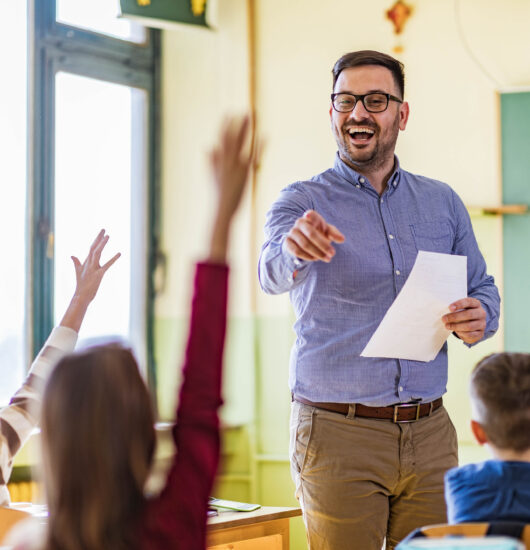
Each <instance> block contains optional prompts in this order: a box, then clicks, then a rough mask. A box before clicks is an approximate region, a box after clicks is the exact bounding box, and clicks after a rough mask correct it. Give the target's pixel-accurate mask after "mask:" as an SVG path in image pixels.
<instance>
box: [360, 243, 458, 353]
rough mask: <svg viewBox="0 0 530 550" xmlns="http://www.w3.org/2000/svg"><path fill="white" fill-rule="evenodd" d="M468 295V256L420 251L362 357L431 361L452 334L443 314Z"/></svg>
mask: <svg viewBox="0 0 530 550" xmlns="http://www.w3.org/2000/svg"><path fill="white" fill-rule="evenodd" d="M466 296H467V256H455V255H452V254H440V253H438V252H426V251H424V250H420V251H419V252H418V255H417V257H416V261H415V262H414V266H413V267H412V271H411V272H410V275H409V277H408V279H407V280H406V281H405V284H404V286H403V288H402V289H401V292H400V293H399V294H398V295H397V297H396V299H395V300H394V303H393V304H392V305H391V306H390V308H389V309H388V311H387V312H386V314H385V316H384V317H383V320H382V321H381V323H380V324H379V326H378V327H377V329H376V331H375V332H374V334H373V335H372V337H371V338H370V341H369V342H368V344H366V347H365V348H364V350H363V351H362V353H361V356H362V357H390V358H396V359H410V360H413V361H432V360H433V359H434V358H435V357H436V356H437V355H438V352H439V351H440V349H441V347H442V346H443V344H444V342H445V341H446V340H447V338H448V336H449V334H451V333H450V331H448V330H447V329H446V328H445V325H444V324H443V322H442V316H443V315H445V314H446V313H449V306H450V305H451V304H452V303H453V302H456V301H457V300H460V299H462V298H465V297H466Z"/></svg>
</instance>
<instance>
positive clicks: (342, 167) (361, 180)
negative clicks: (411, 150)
mask: <svg viewBox="0 0 530 550" xmlns="http://www.w3.org/2000/svg"><path fill="white" fill-rule="evenodd" d="M333 168H334V170H335V171H336V172H337V173H338V174H339V175H341V176H342V177H343V178H344V179H345V180H346V181H348V182H349V183H351V184H353V185H354V186H355V187H356V188H357V189H360V188H361V187H368V186H370V184H369V182H368V180H367V179H366V178H365V177H364V176H363V175H362V174H359V172H356V171H355V170H354V169H353V168H351V166H348V165H347V164H346V163H345V162H344V161H343V160H342V159H341V158H340V157H339V153H338V152H337V154H336V156H335V163H334V166H333ZM400 176H401V168H400V166H399V159H398V158H397V156H396V155H394V171H393V172H392V175H391V176H390V177H389V178H388V183H387V188H388V190H389V191H392V190H393V189H395V188H397V186H398V185H399V181H400V179H401V177H400ZM370 187H371V186H370Z"/></svg>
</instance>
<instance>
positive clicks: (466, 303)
mask: <svg viewBox="0 0 530 550" xmlns="http://www.w3.org/2000/svg"><path fill="white" fill-rule="evenodd" d="M475 307H480V302H479V301H478V300H477V299H476V298H469V297H468V298H462V299H461V300H457V301H456V302H453V303H452V304H451V305H450V306H449V309H450V310H451V311H456V310H457V309H469V308H475Z"/></svg>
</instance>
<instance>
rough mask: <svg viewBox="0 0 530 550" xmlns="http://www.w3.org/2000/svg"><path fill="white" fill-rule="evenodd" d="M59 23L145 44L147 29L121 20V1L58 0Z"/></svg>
mask: <svg viewBox="0 0 530 550" xmlns="http://www.w3.org/2000/svg"><path fill="white" fill-rule="evenodd" d="M56 6H57V21H58V22H59V23H64V24H66V25H71V26H74V27H80V28H82V29H87V30H89V31H94V32H98V33H100V34H107V35H109V36H114V37H116V38H122V39H124V40H129V41H131V42H140V43H141V42H145V40H146V34H145V28H144V27H142V26H141V25H138V24H137V23H134V22H131V21H128V20H127V19H119V18H118V15H119V14H120V2H119V0H90V2H86V1H85V2H81V1H80V0H57V3H56Z"/></svg>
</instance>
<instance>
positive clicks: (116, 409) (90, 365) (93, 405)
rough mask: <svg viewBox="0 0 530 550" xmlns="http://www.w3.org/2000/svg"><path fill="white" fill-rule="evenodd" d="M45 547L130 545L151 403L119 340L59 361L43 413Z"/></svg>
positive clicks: (147, 457) (150, 443) (146, 457)
mask: <svg viewBox="0 0 530 550" xmlns="http://www.w3.org/2000/svg"><path fill="white" fill-rule="evenodd" d="M42 436H43V463H44V474H45V485H46V494H47V499H48V507H49V512H50V517H49V520H48V540H47V545H46V549H47V550H57V549H60V550H79V549H80V548H83V549H85V550H111V549H112V550H125V549H130V548H133V547H134V545H135V543H136V541H135V538H136V537H135V535H136V532H135V529H134V525H135V520H136V519H137V517H138V515H139V514H140V513H141V511H142V510H143V506H144V504H145V497H144V485H145V482H146V480H147V476H148V474H149V470H150V467H151V463H152V459H153V453H154V448H155V432H154V417H153V412H152V407H151V400H150V397H149V393H148V391H147V388H146V386H145V383H144V381H143V380H142V377H141V375H140V373H139V370H138V364H137V363H136V360H135V359H134V356H133V354H132V352H131V351H130V350H129V349H127V348H125V347H123V346H120V345H116V344H114V345H106V346H98V347H94V348H90V349H88V350H86V351H84V352H81V353H75V354H71V355H68V356H66V357H64V358H63V359H61V360H60V361H59V363H58V364H57V367H56V368H55V370H54V371H53V373H52V374H51V376H50V379H49V382H48V384H47V386H46V390H45V393H44V399H43V411H42Z"/></svg>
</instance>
